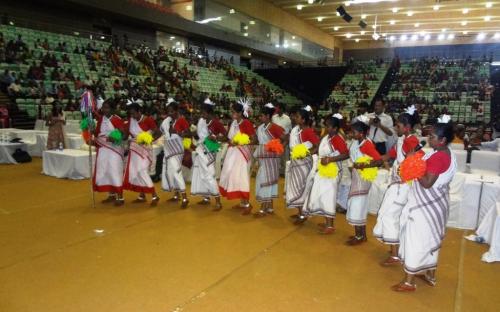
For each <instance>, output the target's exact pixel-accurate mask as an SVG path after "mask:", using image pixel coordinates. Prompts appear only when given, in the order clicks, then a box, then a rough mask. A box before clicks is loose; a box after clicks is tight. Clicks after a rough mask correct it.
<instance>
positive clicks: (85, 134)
mask: <svg viewBox="0 0 500 312" xmlns="http://www.w3.org/2000/svg"><path fill="white" fill-rule="evenodd" d="M90 137H91V135H90V131H88V130H83V131H82V138H83V140H84V141H85V143H87V144H89V142H90Z"/></svg>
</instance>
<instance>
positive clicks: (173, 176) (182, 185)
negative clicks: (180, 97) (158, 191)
mask: <svg viewBox="0 0 500 312" xmlns="http://www.w3.org/2000/svg"><path fill="white" fill-rule="evenodd" d="M167 103H168V106H167V115H168V117H167V118H165V120H164V121H163V122H162V124H161V126H160V130H161V132H162V134H163V138H164V140H165V142H164V144H163V153H164V158H163V168H162V174H161V187H162V189H163V190H164V191H167V192H175V195H174V197H172V198H171V199H169V201H178V200H179V199H180V198H181V197H182V204H181V208H186V207H187V205H188V203H189V201H188V199H187V196H186V182H185V181H184V176H183V175H182V158H183V156H184V145H183V141H182V140H183V136H185V135H186V132H187V131H188V130H189V123H188V122H187V120H186V119H185V118H184V117H183V116H181V115H180V114H179V108H178V105H177V103H176V102H175V101H173V100H169V101H168V102H167ZM179 195H180V196H179Z"/></svg>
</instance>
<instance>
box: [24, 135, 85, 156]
mask: <svg viewBox="0 0 500 312" xmlns="http://www.w3.org/2000/svg"><path fill="white" fill-rule="evenodd" d="M47 137H48V134H47V133H39V134H37V135H36V143H35V146H36V147H34V148H33V150H32V152H31V155H32V156H37V157H41V156H42V153H43V151H45V150H46V149H47ZM65 140H66V148H68V149H75V150H79V149H82V146H83V144H84V143H85V142H84V141H83V138H82V136H81V135H79V134H67V135H66V137H65ZM87 150H88V149H87Z"/></svg>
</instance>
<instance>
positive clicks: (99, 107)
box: [96, 96, 104, 109]
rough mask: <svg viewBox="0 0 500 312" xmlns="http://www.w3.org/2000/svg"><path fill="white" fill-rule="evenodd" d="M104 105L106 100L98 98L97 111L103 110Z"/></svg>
mask: <svg viewBox="0 0 500 312" xmlns="http://www.w3.org/2000/svg"><path fill="white" fill-rule="evenodd" d="M103 103H104V100H103V99H102V96H100V97H98V98H97V100H96V104H97V109H101V107H102V104H103Z"/></svg>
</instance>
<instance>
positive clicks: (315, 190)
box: [303, 114, 349, 234]
mask: <svg viewBox="0 0 500 312" xmlns="http://www.w3.org/2000/svg"><path fill="white" fill-rule="evenodd" d="M341 120H342V115H340V114H334V115H333V116H330V117H327V118H326V120H325V125H326V131H327V134H326V135H325V136H324V137H323V139H322V140H321V143H320V144H319V148H318V158H319V161H320V162H321V165H323V166H327V165H328V164H329V163H336V165H337V167H338V174H337V176H336V177H335V178H331V177H323V176H321V175H320V173H319V172H318V171H317V172H316V173H315V174H314V179H313V185H312V189H311V192H310V193H309V195H308V196H307V199H306V202H305V203H304V208H303V213H304V214H305V216H308V215H314V216H323V217H325V223H324V224H320V227H321V229H320V233H321V234H331V233H333V232H334V231H335V228H334V226H333V221H334V219H335V208H336V204H337V185H338V183H339V181H340V179H341V176H342V170H343V168H342V161H343V160H344V159H348V158H349V149H348V148H347V145H346V143H345V141H344V139H343V138H342V136H341V135H339V134H338V130H339V129H340V124H341Z"/></svg>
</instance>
